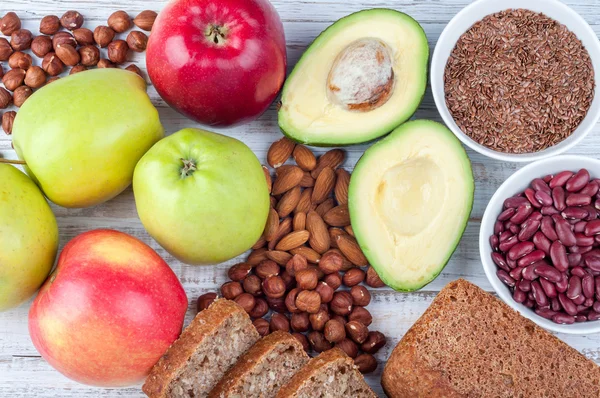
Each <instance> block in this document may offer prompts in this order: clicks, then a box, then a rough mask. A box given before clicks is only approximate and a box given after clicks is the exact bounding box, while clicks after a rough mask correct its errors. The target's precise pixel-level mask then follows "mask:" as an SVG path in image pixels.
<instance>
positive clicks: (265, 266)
mask: <svg viewBox="0 0 600 398" xmlns="http://www.w3.org/2000/svg"><path fill="white" fill-rule="evenodd" d="M279 272H281V268H279V265H277V263H276V262H275V261H273V260H265V261H261V262H260V264H258V265H257V266H256V268H255V269H254V274H255V275H256V276H258V277H259V278H261V279H266V278H268V277H270V276H277V275H279Z"/></svg>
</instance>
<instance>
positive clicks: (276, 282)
mask: <svg viewBox="0 0 600 398" xmlns="http://www.w3.org/2000/svg"><path fill="white" fill-rule="evenodd" d="M262 291H263V292H264V293H265V296H267V297H269V298H279V297H283V296H285V282H284V281H283V279H281V277H280V276H276V275H274V276H269V277H268V278H266V279H265V280H264V281H263V282H262Z"/></svg>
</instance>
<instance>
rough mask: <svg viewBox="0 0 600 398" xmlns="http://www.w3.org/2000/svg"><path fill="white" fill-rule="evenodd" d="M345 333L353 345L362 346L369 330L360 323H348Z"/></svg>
mask: <svg viewBox="0 0 600 398" xmlns="http://www.w3.org/2000/svg"><path fill="white" fill-rule="evenodd" d="M346 333H348V336H350V338H351V339H352V340H353V341H354V342H355V343H357V344H362V343H364V342H365V340H366V339H367V337H368V336H369V329H367V327H366V326H365V325H363V324H362V323H360V322H357V321H350V322H348V323H347V324H346Z"/></svg>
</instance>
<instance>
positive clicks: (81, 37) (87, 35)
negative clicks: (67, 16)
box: [73, 28, 95, 46]
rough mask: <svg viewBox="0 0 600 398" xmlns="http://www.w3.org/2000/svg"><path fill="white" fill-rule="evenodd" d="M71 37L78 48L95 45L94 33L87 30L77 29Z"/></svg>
mask: <svg viewBox="0 0 600 398" xmlns="http://www.w3.org/2000/svg"><path fill="white" fill-rule="evenodd" d="M73 37H74V38H75V41H76V42H77V44H79V45H80V46H89V45H92V44H95V42H94V33H93V32H92V31H91V30H89V29H87V28H79V29H75V30H74V31H73Z"/></svg>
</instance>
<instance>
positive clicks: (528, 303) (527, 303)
mask: <svg viewBox="0 0 600 398" xmlns="http://www.w3.org/2000/svg"><path fill="white" fill-rule="evenodd" d="M523 305H524V306H525V307H527V308H533V307H534V306H535V300H534V299H532V298H529V297H528V298H527V301H525V302H524V303H523Z"/></svg>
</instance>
